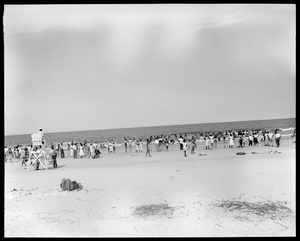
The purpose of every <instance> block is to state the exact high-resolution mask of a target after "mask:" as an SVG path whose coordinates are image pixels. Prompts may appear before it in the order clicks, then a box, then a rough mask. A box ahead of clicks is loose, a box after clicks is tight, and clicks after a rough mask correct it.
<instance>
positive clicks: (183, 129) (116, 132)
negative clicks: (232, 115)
mask: <svg viewBox="0 0 300 241" xmlns="http://www.w3.org/2000/svg"><path fill="white" fill-rule="evenodd" d="M290 127H294V128H296V118H288V119H270V120H252V121H235V122H219V123H202V124H187V125H169V126H152V127H135V128H119V129H105V130H88V131H71V132H53V133H47V132H45V133H44V139H45V140H46V143H47V144H50V143H65V142H71V141H75V142H78V143H80V142H84V141H85V140H87V141H97V142H100V143H107V142H108V141H109V139H114V140H115V141H116V142H117V143H121V142H123V140H124V137H126V138H127V139H128V138H129V137H131V138H132V137H135V138H136V139H142V140H143V141H145V139H146V138H148V137H149V136H158V135H159V136H160V135H162V134H163V135H174V134H177V135H178V134H186V133H187V134H190V133H199V132H217V131H228V130H239V129H247V130H250V129H251V130H252V129H268V130H275V129H276V128H277V129H279V128H290ZM31 134H32V133H31ZM31 134H23V135H5V145H6V146H8V147H12V146H16V145H19V144H20V145H29V144H31Z"/></svg>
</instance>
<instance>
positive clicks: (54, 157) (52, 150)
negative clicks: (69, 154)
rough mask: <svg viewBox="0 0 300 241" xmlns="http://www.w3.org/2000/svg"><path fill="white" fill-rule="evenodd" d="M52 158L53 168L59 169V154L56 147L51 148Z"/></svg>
mask: <svg viewBox="0 0 300 241" xmlns="http://www.w3.org/2000/svg"><path fill="white" fill-rule="evenodd" d="M50 157H51V160H52V163H53V168H57V160H56V157H57V153H56V151H55V149H54V146H51V150H50Z"/></svg>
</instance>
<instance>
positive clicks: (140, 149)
mask: <svg viewBox="0 0 300 241" xmlns="http://www.w3.org/2000/svg"><path fill="white" fill-rule="evenodd" d="M139 143H140V144H139V152H143V141H142V139H140V142H139Z"/></svg>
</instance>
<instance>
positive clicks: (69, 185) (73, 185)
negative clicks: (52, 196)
mask: <svg viewBox="0 0 300 241" xmlns="http://www.w3.org/2000/svg"><path fill="white" fill-rule="evenodd" d="M60 188H61V189H62V190H63V191H65V190H67V191H73V190H75V189H79V188H80V184H79V183H78V182H76V181H71V180H70V179H69V178H67V179H66V178H63V179H62V181H61V184H60Z"/></svg>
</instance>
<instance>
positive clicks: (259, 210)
mask: <svg viewBox="0 0 300 241" xmlns="http://www.w3.org/2000/svg"><path fill="white" fill-rule="evenodd" d="M284 203H286V202H284ZM213 206H215V207H218V208H223V209H225V211H229V212H233V211H239V212H242V213H246V214H247V215H248V214H250V213H252V214H255V215H256V216H259V217H260V218H262V219H263V220H267V219H271V220H276V219H279V220H281V219H282V218H285V217H288V216H289V215H290V214H291V213H292V210H291V209H289V208H288V207H286V206H284V205H282V204H281V203H280V202H271V201H268V202H246V201H240V200H239V201H236V200H222V201H221V202H220V203H217V204H213ZM236 218H237V219H239V220H243V221H246V220H250V219H249V217H247V218H244V217H241V216H237V217H236Z"/></svg>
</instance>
